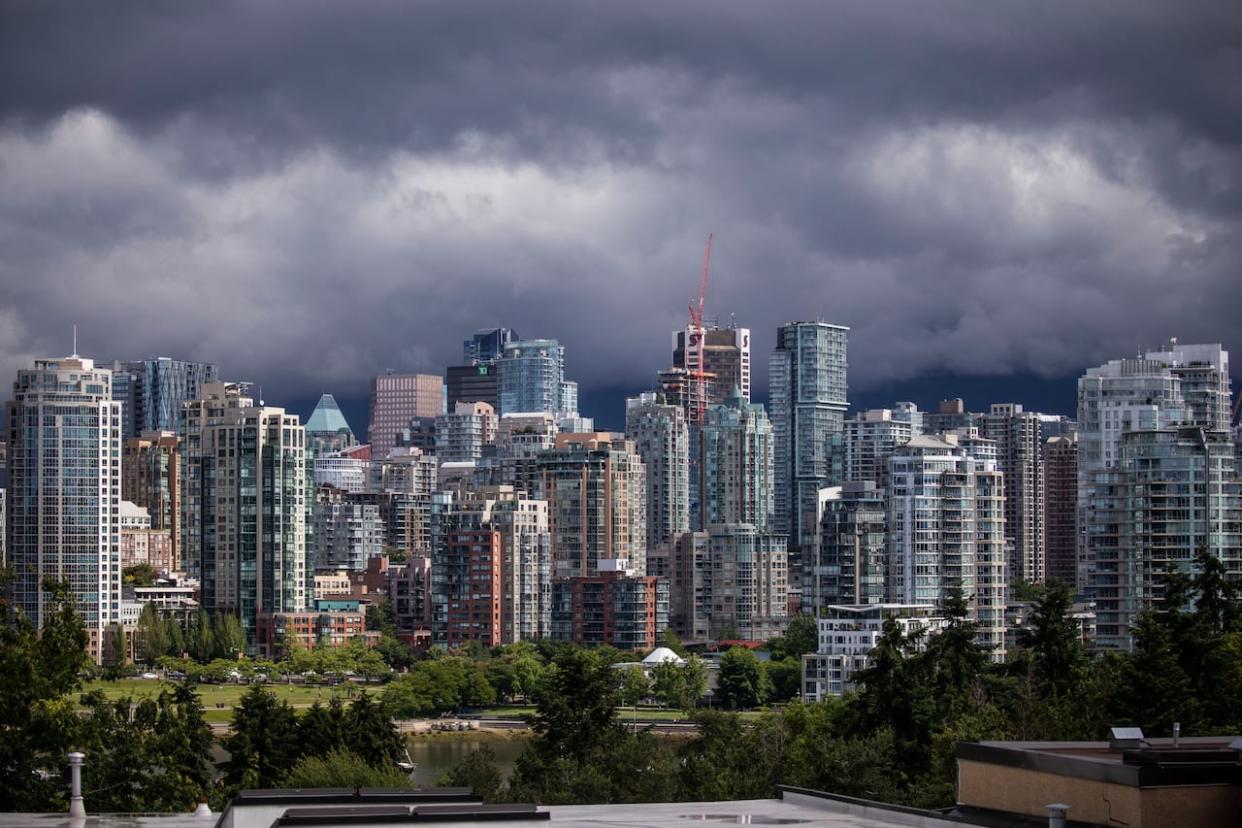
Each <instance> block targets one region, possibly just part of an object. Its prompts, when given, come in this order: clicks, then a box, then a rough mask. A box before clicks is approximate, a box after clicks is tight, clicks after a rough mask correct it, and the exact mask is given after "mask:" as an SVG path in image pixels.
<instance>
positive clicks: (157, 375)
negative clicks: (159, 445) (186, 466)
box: [112, 357, 219, 439]
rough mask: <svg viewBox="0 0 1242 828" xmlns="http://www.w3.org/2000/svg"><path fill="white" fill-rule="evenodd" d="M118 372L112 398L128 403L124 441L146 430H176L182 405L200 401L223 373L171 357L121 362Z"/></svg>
mask: <svg viewBox="0 0 1242 828" xmlns="http://www.w3.org/2000/svg"><path fill="white" fill-rule="evenodd" d="M114 370H115V378H114V379H115V381H114V383H113V395H112V396H113V399H117V400H121V401H123V402H124V403H125V423H124V432H125V433H124V434H123V435H122V436H123V437H124V439H129V438H131V437H137V436H139V435H140V434H142V433H143V432H144V431H176V430H177V429H178V427H179V423H180V418H181V405H182V403H184V402H186V401H187V400H196V399H198V398H199V395H200V394H201V393H202V390H203V386H204V385H205V384H207V383H209V382H216V381H217V379H218V374H219V369H218V368H217V367H216V366H215V365H212V364H211V363H207V362H188V361H186V360H181V359H169V358H168V357H154V358H152V359H143V360H138V361H135V362H118V363H116V365H115V369H114Z"/></svg>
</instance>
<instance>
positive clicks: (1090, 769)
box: [955, 736, 1242, 828]
mask: <svg viewBox="0 0 1242 828" xmlns="http://www.w3.org/2000/svg"><path fill="white" fill-rule="evenodd" d="M1236 738H1237V737H1233V736H1219V737H1198V738H1183V739H1180V740H1177V741H1174V740H1172V739H1149V740H1148V739H1142V738H1138V739H1134V740H1132V741H1114V742H958V743H957V768H958V772H957V803H958V804H957V808H956V809H955V813H956V814H958V815H961V816H963V817H970V816H972V815H974V814H987V815H989V816H990V817H991V818H992V819H993V820H995V821H994V822H990V823H989V824H1002V823H1001V822H1000V820H999V819H998V818H999V817H1008V819H1006V820H1005V822H1004V823H1003V824H1036V823H1037V822H1038V823H1043V822H1044V821H1045V820H1048V817H1049V807H1048V806H1049V805H1051V804H1059V805H1065V806H1068V808H1067V812H1066V813H1065V814H1064V816H1067V817H1068V819H1069V820H1070V822H1071V824H1073V825H1117V826H1126V828H1164V826H1177V828H1217V826H1224V825H1237V824H1238V819H1239V815H1240V814H1242V784H1239V776H1238V751H1237V750H1236V749H1235V748H1234V747H1232V746H1231V742H1233V741H1236ZM1013 817H1018V818H1019V819H1013ZM1022 817H1025V818H1026V819H1025V820H1021V818H1022ZM1020 820H1021V821H1020ZM1027 820H1029V821H1027ZM1047 824H1052V823H1051V822H1048V823H1047Z"/></svg>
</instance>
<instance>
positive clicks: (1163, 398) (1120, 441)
mask: <svg viewBox="0 0 1242 828" xmlns="http://www.w3.org/2000/svg"><path fill="white" fill-rule="evenodd" d="M1229 399H1230V391H1229V354H1228V352H1227V351H1225V350H1224V349H1223V348H1221V346H1220V345H1177V344H1176V343H1172V344H1171V345H1170V347H1168V348H1165V349H1160V350H1153V351H1148V352H1147V353H1146V354H1144V355H1142V356H1140V357H1135V358H1132V359H1119V360H1113V361H1111V362H1108V363H1106V364H1104V365H1101V366H1098V367H1095V368H1090V369H1088V370H1087V372H1086V374H1085V375H1083V376H1082V377H1081V378H1079V380H1078V531H1079V559H1078V586H1079V588H1080V589H1083V590H1084V591H1085V592H1086V593H1087V596H1088V597H1089V598H1091V599H1092V600H1094V601H1095V603H1096V631H1097V636H1098V638H1097V644H1098V645H1099V646H1101V647H1104V648H1110V649H1127V648H1129V647H1130V645H1131V638H1130V623H1131V621H1132V620H1133V615H1134V613H1136V612H1138V611H1141V610H1142V609H1143V608H1145V607H1146V606H1147V605H1148V603H1149V601H1150V600H1151V598H1152V596H1153V595H1158V594H1159V592H1160V590H1161V581H1160V574H1159V572H1158V571H1154V570H1151V567H1152V566H1153V562H1152V561H1153V559H1151V558H1149V557H1145V556H1150V555H1155V558H1154V559H1155V560H1159V559H1161V556H1163V555H1164V553H1162V552H1153V551H1152V550H1151V549H1150V548H1149V547H1147V546H1142V547H1141V548H1140V547H1135V546H1124V545H1123V544H1125V543H1129V541H1127V540H1125V539H1126V538H1127V537H1130V536H1133V535H1136V534H1138V533H1139V532H1140V527H1128V526H1126V525H1124V521H1126V520H1129V519H1130V518H1131V516H1132V515H1131V513H1129V512H1128V511H1127V510H1126V509H1125V504H1122V503H1119V502H1118V501H1117V500H1116V498H1119V497H1126V496H1129V491H1128V489H1127V487H1128V486H1129V485H1130V483H1131V481H1136V480H1139V479H1141V475H1142V473H1145V472H1146V471H1151V472H1153V473H1156V472H1167V470H1168V468H1169V466H1168V465H1167V464H1166V460H1168V462H1185V461H1180V460H1179V461H1174V460H1173V459H1171V458H1166V457H1165V456H1164V455H1165V453H1171V454H1172V455H1177V454H1179V453H1184V452H1185V451H1187V450H1188V449H1187V444H1188V441H1189V442H1193V440H1194V439H1195V438H1189V437H1183V436H1179V435H1181V431H1180V430H1181V429H1182V428H1183V427H1186V426H1195V427H1198V428H1201V429H1203V430H1204V438H1203V440H1204V445H1205V446H1208V445H1211V446H1216V445H1220V444H1221V443H1223V442H1230V440H1229V432H1228V426H1229ZM1131 432H1168V436H1166V437H1165V438H1156V437H1154V436H1153V437H1142V436H1136V437H1133V438H1130V437H1128V435H1129V434H1130V433H1131ZM1127 440H1130V448H1129V451H1130V454H1129V455H1127V454H1126V453H1125V445H1124V444H1125V443H1126V441H1127ZM1140 451H1145V452H1149V453H1152V454H1154V455H1155V456H1150V457H1144V458H1140V457H1139V456H1138V454H1137V453H1138V452H1140ZM1230 451H1231V452H1232V446H1231V447H1230ZM1203 454H1212V455H1213V456H1214V455H1215V450H1213V451H1212V452H1208V451H1207V450H1206V449H1205V450H1204V451H1203ZM1126 462H1132V463H1134V464H1136V465H1135V468H1126V467H1125V463H1126ZM1214 462H1215V461H1213V463H1214ZM1209 465H1210V466H1211V465H1212V464H1211V463H1210V464H1209ZM1214 473H1215V472H1212V471H1210V470H1209V473H1208V478H1209V479H1208V480H1204V479H1203V472H1202V471H1200V472H1199V475H1200V478H1199V479H1200V481H1201V485H1208V484H1209V482H1210V479H1211V475H1212V474H1214ZM1175 474H1176V477H1175V478H1174V480H1175V481H1176V482H1177V483H1178V484H1180V483H1181V482H1184V481H1185V479H1186V478H1187V477H1188V476H1189V475H1192V474H1194V472H1193V471H1192V470H1190V469H1184V470H1182V471H1179V472H1176V473H1175ZM1135 475H1137V476H1135ZM1170 482H1173V481H1170ZM1201 491H1204V490H1202V489H1199V490H1195V491H1194V493H1195V494H1199V492H1201ZM1214 505H1216V506H1217V508H1215V509H1212V508H1209V507H1208V505H1207V504H1206V503H1205V502H1204V501H1199V502H1194V501H1191V502H1187V503H1184V504H1183V509H1184V511H1186V512H1187V513H1188V514H1187V516H1186V517H1187V519H1189V520H1190V521H1191V523H1192V525H1198V526H1202V525H1203V523H1197V524H1196V523H1195V519H1196V516H1197V517H1198V519H1199V520H1200V521H1202V520H1203V519H1204V514H1206V512H1208V511H1211V512H1214V513H1215V514H1218V515H1221V514H1225V512H1226V511H1227V510H1225V509H1224V508H1223V507H1221V505H1220V504H1219V503H1217V504H1214ZM1135 517H1137V516H1135ZM1149 524H1150V521H1149V520H1148V519H1146V518H1145V519H1144V523H1143V524H1142V526H1143V527H1147V526H1148V525H1149ZM1225 534H1228V533H1225ZM1193 535H1194V532H1193V530H1191V529H1189V528H1188V529H1187V531H1186V532H1185V533H1184V539H1185V541H1186V543H1187V544H1190V543H1191V541H1190V538H1191V537H1193ZM1202 540H1209V541H1210V543H1209V544H1208V545H1209V548H1212V549H1213V551H1214V553H1215V554H1217V555H1218V556H1219V557H1221V558H1222V560H1226V561H1227V559H1228V557H1229V556H1228V554H1226V549H1225V547H1224V546H1221V545H1220V544H1221V543H1223V542H1224V539H1223V538H1209V539H1203V538H1200V542H1201V541H1202ZM1192 553H1193V545H1191V546H1189V547H1187V548H1186V549H1184V550H1183V554H1184V555H1186V556H1187V557H1186V558H1185V561H1184V562H1183V563H1180V564H1178V566H1179V568H1182V569H1183V571H1185V572H1189V571H1190V568H1191V563H1190V557H1189V556H1190V555H1191V554H1192ZM1227 565H1228V563H1227ZM1239 574H1242V572H1240V573H1239Z"/></svg>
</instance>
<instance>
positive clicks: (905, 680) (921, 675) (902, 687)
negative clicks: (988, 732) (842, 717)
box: [850, 618, 935, 773]
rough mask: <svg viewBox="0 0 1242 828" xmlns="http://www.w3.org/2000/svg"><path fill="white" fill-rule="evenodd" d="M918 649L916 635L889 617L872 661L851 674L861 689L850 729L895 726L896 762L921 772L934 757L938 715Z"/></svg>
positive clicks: (869, 730) (854, 731) (866, 730)
mask: <svg viewBox="0 0 1242 828" xmlns="http://www.w3.org/2000/svg"><path fill="white" fill-rule="evenodd" d="M916 649H917V640H916V638H914V637H907V636H906V635H904V634H903V633H902V631H901V627H900V625H898V623H897V622H896V621H895V620H894V619H892V618H888V619H886V620H885V622H884V631H883V633H882V634H881V636H880V640H879V642H878V643H877V644H876V646H875V648H874V649H873V650H872V651H871V658H870V664H869V665H868V667H867V668H866V669H863V670H859V671H858V672H856V673H854V675H853V679H852V680H853V682H854V684H855V685H856V687H857V688H858V690H857V692H856V695H855V696H854V697H853V700H852V703H851V704H850V713H851V714H852V715H853V718H854V721H853V723H852V727H851V728H850V729H851V731H852V732H851V735H854V736H857V737H865V736H867V735H868V734H871V733H874V732H876V731H878V730H881V729H883V728H889V729H891V730H892V733H893V740H894V744H895V750H896V751H897V757H898V763H899V765H901V766H902V767H905V768H907V772H909V773H919V772H922V771H923V770H925V769H926V766H927V763H928V762H929V761H930V749H931V725H932V720H933V719H934V717H935V700H934V699H933V698H932V695H931V688H930V682H929V681H928V679H927V674H926V669H925V666H926V662H924V661H923V660H921V659H919V658H918V657H917V656H916V655H915V651H916Z"/></svg>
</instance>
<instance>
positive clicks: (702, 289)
mask: <svg viewBox="0 0 1242 828" xmlns="http://www.w3.org/2000/svg"><path fill="white" fill-rule="evenodd" d="M712 236H713V234H712V233H708V234H707V248H706V249H705V250H704V251H703V272H702V273H701V274H700V276H699V300H698V303H697V305H696V304H695V303H693V302H692V303H691V304H690V341H689V342H687V343H686V346H687V347H686V356H687V359H686V370H687V373H688V374H689V380H690V382H689V385H690V388H691V389H692V390H693V397H692V398H691V399H690V400H689V403H690V404H689V406H688V408H689V413H690V416H691V419H692V420H693V422H694V423H695V424H696V425H702V423H703V416H704V414H705V413H706V411H707V371H706V370H705V369H704V365H705V362H706V356H707V331H706V330H705V329H704V327H703V301H704V299H705V298H706V297H707V273H708V270H709V268H710V267H711V262H712ZM692 351H693V353H694V355H695V364H694V367H693V368H691V367H690V364H689V363H690V360H689V355H690V353H691V352H692Z"/></svg>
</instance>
